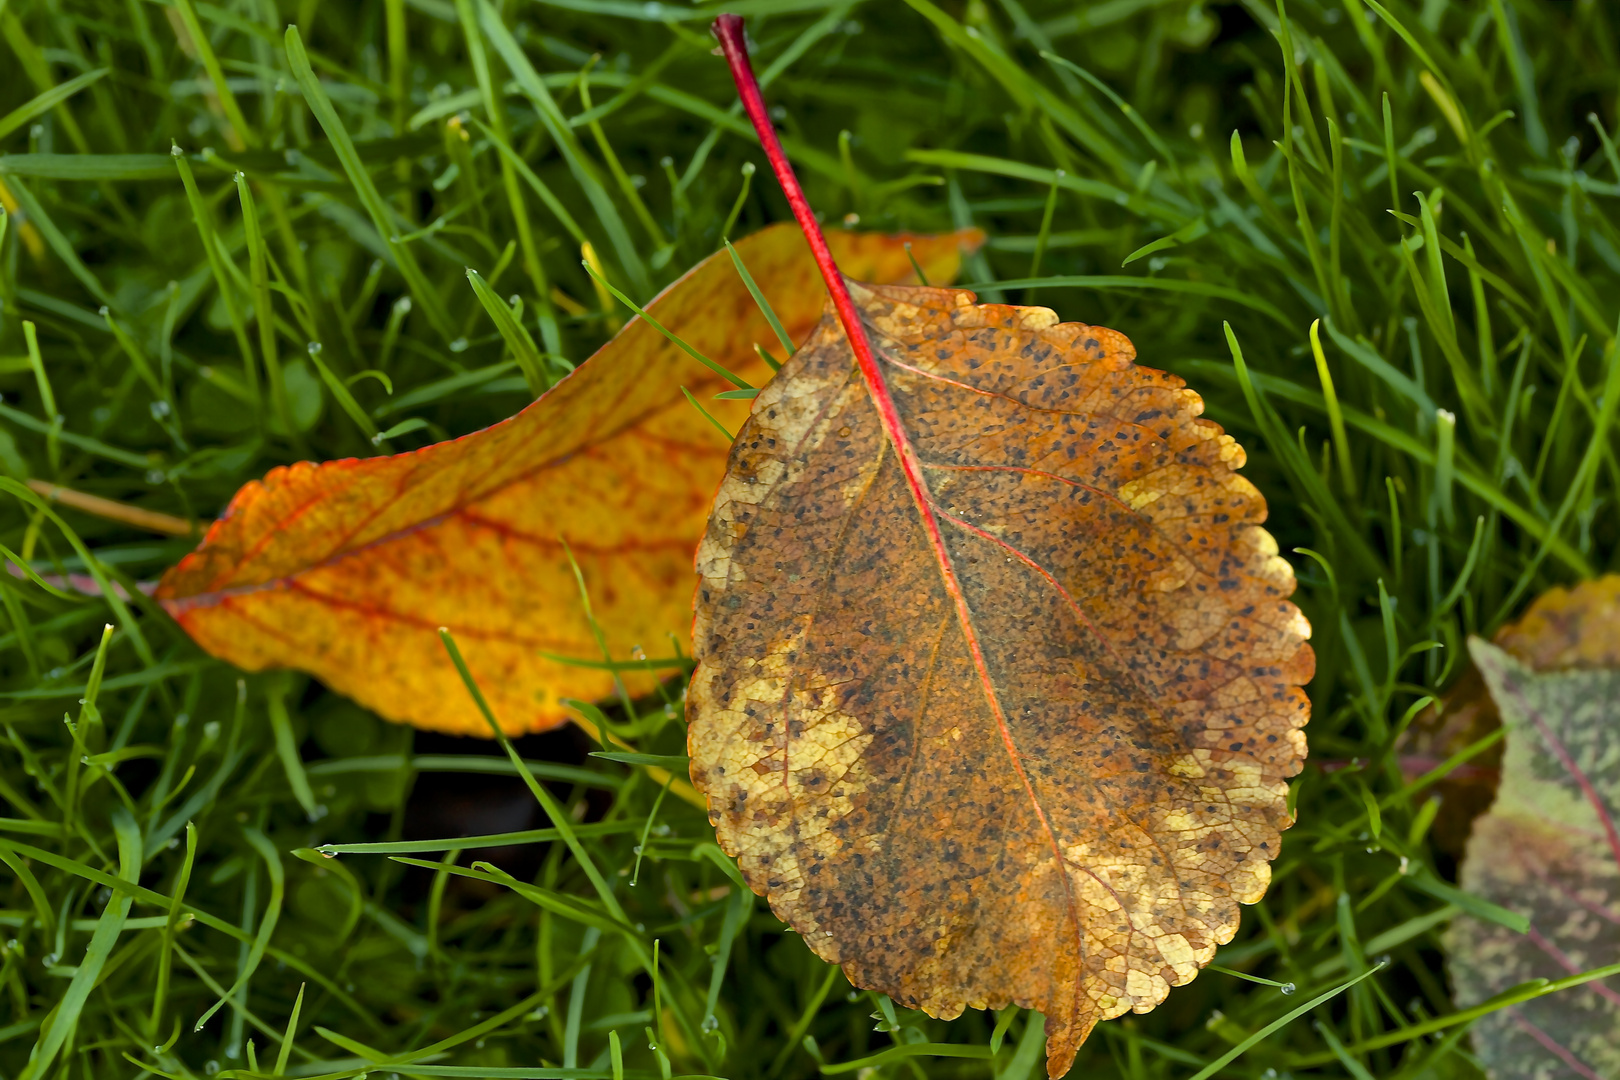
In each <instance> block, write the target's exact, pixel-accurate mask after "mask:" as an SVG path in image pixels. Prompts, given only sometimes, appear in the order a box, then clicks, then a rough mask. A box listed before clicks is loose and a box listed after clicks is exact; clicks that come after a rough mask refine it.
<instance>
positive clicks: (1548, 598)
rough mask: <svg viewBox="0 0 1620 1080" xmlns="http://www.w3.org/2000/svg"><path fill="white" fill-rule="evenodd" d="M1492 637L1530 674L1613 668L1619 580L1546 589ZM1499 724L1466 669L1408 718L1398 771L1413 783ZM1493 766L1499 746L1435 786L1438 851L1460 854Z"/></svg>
mask: <svg viewBox="0 0 1620 1080" xmlns="http://www.w3.org/2000/svg"><path fill="white" fill-rule="evenodd" d="M1493 640H1494V641H1495V643H1496V644H1497V645H1498V646H1499V647H1500V648H1502V649H1504V650H1506V651H1507V653H1508V654H1509V655H1511V656H1512V657H1514V658H1515V659H1517V660H1518V661H1520V662H1521V663H1523V664H1526V665H1528V666H1529V667H1530V668H1531V669H1533V670H1535V671H1558V670H1562V669H1566V668H1587V669H1590V668H1600V667H1620V575H1617V574H1609V575H1607V576H1605V577H1601V578H1597V579H1596V580H1593V581H1584V582H1581V583H1580V584H1578V585H1576V586H1574V587H1573V588H1569V589H1566V588H1564V587H1562V586H1555V587H1554V588H1552V589H1549V590H1547V591H1546V592H1545V593H1543V594H1541V595H1540V596H1539V597H1537V598H1536V600H1535V602H1534V603H1532V604H1531V605H1530V607H1529V608H1527V609H1526V610H1525V613H1524V614H1523V615H1522V616H1521V617H1520V618H1519V620H1518V621H1517V622H1512V623H1507V624H1506V625H1504V626H1503V627H1502V628H1501V629H1499V630H1498V631H1497V632H1496V634H1495V637H1494V639H1493ZM1501 726H1502V720H1501V717H1500V716H1499V715H1498V713H1497V709H1496V703H1495V702H1494V701H1493V700H1492V699H1491V695H1490V693H1489V692H1488V691H1487V690H1486V688H1485V682H1484V680H1483V679H1481V677H1480V674H1479V672H1478V671H1477V670H1476V669H1474V668H1472V667H1470V668H1469V669H1468V670H1467V671H1465V672H1464V673H1463V675H1462V677H1461V678H1459V679H1458V680H1457V683H1456V685H1455V686H1453V687H1452V688H1451V689H1450V690H1449V691H1448V692H1447V693H1446V696H1445V699H1444V700H1443V701H1441V702H1440V704H1439V705H1438V706H1431V707H1429V708H1427V709H1425V710H1424V711H1423V712H1422V713H1421V714H1419V715H1418V717H1417V718H1416V719H1415V720H1413V722H1412V726H1411V727H1410V728H1408V729H1407V732H1406V734H1405V735H1404V737H1403V739H1402V745H1401V748H1400V762H1401V768H1402V770H1403V771H1404V772H1405V774H1406V778H1407V779H1408V780H1413V779H1416V778H1417V777H1418V776H1420V775H1422V774H1423V773H1426V772H1428V771H1429V770H1430V769H1432V768H1434V767H1436V766H1438V765H1439V764H1440V763H1441V762H1443V761H1445V760H1447V759H1448V758H1450V757H1451V756H1452V755H1453V754H1456V753H1457V752H1459V751H1461V750H1463V749H1465V748H1466V747H1469V746H1472V745H1473V744H1474V743H1477V742H1478V741H1479V740H1480V739H1483V738H1485V737H1486V736H1488V735H1490V734H1491V733H1492V732H1493V731H1496V730H1497V729H1498V728H1500V727H1501ZM1501 763H1502V750H1501V747H1500V746H1499V745H1498V746H1493V747H1490V748H1489V749H1487V750H1485V751H1483V752H1482V753H1480V754H1478V755H1477V756H1475V757H1474V758H1472V759H1471V760H1469V761H1468V762H1467V763H1466V764H1465V765H1463V766H1461V767H1459V768H1458V769H1456V770H1454V771H1453V772H1452V773H1450V774H1449V775H1447V776H1446V778H1445V779H1443V780H1441V781H1440V782H1439V783H1438V784H1436V785H1435V787H1434V794H1435V795H1436V796H1438V797H1439V799H1440V809H1439V812H1438V813H1437V814H1436V815H1435V819H1434V825H1433V827H1432V828H1431V829H1430V833H1429V835H1430V839H1431V841H1432V842H1433V844H1434V845H1435V847H1437V848H1438V849H1439V850H1441V851H1445V852H1447V853H1449V854H1452V855H1457V856H1460V855H1461V854H1462V853H1463V849H1464V848H1465V847H1466V846H1467V844H1468V836H1469V833H1470V832H1471V831H1472V829H1473V826H1474V821H1475V819H1476V818H1478V817H1479V816H1480V815H1481V814H1483V813H1485V811H1486V810H1488V809H1490V805H1491V800H1493V799H1494V798H1495V797H1496V785H1497V783H1498V781H1499V779H1500V775H1501V773H1500V770H1501Z"/></svg>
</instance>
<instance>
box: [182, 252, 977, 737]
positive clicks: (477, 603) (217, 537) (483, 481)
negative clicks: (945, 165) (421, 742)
mask: <svg viewBox="0 0 1620 1080" xmlns="http://www.w3.org/2000/svg"><path fill="white" fill-rule="evenodd" d="M981 239H982V237H981V235H980V234H978V233H977V231H970V232H964V233H961V234H956V235H950V236H939V237H927V236H915V237H900V236H880V235H874V234H855V233H839V234H835V235H834V236H833V237H832V240H833V242H834V244H835V246H836V249H837V250H838V252H839V257H840V258H841V259H842V260H844V263H845V265H847V266H849V267H850V268H851V269H852V270H853V271H854V272H855V273H858V274H861V275H864V276H866V277H870V278H872V279H874V280H879V281H901V280H906V279H910V278H912V277H913V271H912V267H911V262H910V260H909V259H908V258H907V256H906V252H905V250H904V247H903V246H902V245H903V242H904V241H906V240H910V241H911V242H912V247H913V252H914V253H915V255H916V258H917V260H918V262H919V263H920V264H921V265H922V267H923V269H924V271H925V272H926V273H927V274H928V275H929V276H930V278H931V279H932V278H938V279H941V280H949V279H950V278H952V277H954V276H955V273H956V270H957V268H958V265H959V263H960V255H959V246H961V245H971V246H976V245H977V244H978V243H979V242H980V240H981ZM737 249H738V251H739V252H740V254H741V255H742V258H743V260H744V263H745V264H746V265H747V267H748V269H749V271H750V273H751V274H752V275H753V276H754V279H755V281H756V282H757V283H758V284H759V286H760V288H761V289H762V291H764V293H765V294H766V296H767V298H768V299H769V300H770V301H771V304H772V306H773V307H774V309H775V311H776V313H777V315H778V317H779V318H780V319H781V321H782V323H783V326H784V327H785V329H786V330H787V332H788V333H789V334H790V335H792V336H793V337H794V339H795V340H798V339H800V338H802V337H803V335H804V334H805V333H807V332H808V331H809V330H810V328H811V327H812V326H814V325H815V322H816V320H817V319H818V318H819V317H820V312H821V302H822V297H823V295H824V292H823V289H822V287H821V285H820V282H819V279H818V278H817V276H816V269H815V265H814V264H813V262H812V261H811V259H810V255H809V252H808V249H807V247H806V245H805V241H804V239H803V237H802V236H800V234H799V233H798V231H797V230H796V229H794V228H792V227H791V226H773V227H771V228H768V229H765V230H764V231H762V232H760V233H757V234H755V235H753V236H750V237H748V238H747V239H745V240H743V241H742V242H741V243H739V244H738V245H737ZM647 310H648V312H649V313H650V314H651V315H652V316H653V317H654V318H656V319H657V320H658V321H659V322H661V323H662V324H663V325H664V326H666V327H667V328H669V329H670V330H671V331H672V332H674V333H675V334H678V335H680V336H681V337H682V338H684V339H685V340H686V341H687V342H688V343H689V344H691V345H692V346H693V347H695V348H696V349H697V350H698V351H699V352H701V353H703V354H704V355H706V356H708V357H710V358H711V359H713V360H715V361H717V362H718V363H720V364H722V365H724V366H726V367H728V368H730V369H731V370H733V371H736V372H738V373H739V374H742V375H743V376H744V377H745V378H751V379H752V380H753V381H755V382H756V383H758V382H764V381H765V379H766V378H768V377H769V375H770V371H769V369H768V368H766V367H765V365H764V363H763V362H762V361H760V360H759V359H757V358H756V357H755V354H754V351H753V346H754V343H755V342H758V343H760V344H763V345H765V346H766V347H767V348H778V346H777V345H776V339H775V336H774V334H773V333H772V332H771V330H770V328H769V325H768V323H767V322H766V320H765V318H764V316H763V315H761V314H760V312H759V310H758V309H757V307H756V306H755V304H754V301H753V299H752V298H751V297H750V296H749V294H748V291H747V289H746V287H745V286H744V284H743V281H742V279H741V278H740V277H739V276H738V274H737V272H736V270H735V268H734V267H733V265H732V263H731V259H730V257H729V256H728V255H727V254H726V253H725V252H721V253H719V254H717V255H714V256H711V257H710V258H709V259H707V260H705V261H704V262H702V263H700V264H699V265H698V266H697V267H695V268H694V269H693V270H691V271H690V272H689V273H687V274H686V276H685V277H683V278H681V279H680V280H679V281H677V282H676V283H675V284H673V285H671V286H670V287H669V288H668V289H666V290H664V292H663V293H662V294H660V295H659V296H658V297H657V298H656V299H654V300H653V301H652V302H651V303H649V304H648V305H647ZM682 386H685V387H687V388H688V389H689V390H691V391H692V393H693V394H694V395H696V396H697V397H698V398H699V400H702V401H704V403H705V404H706V405H707V406H708V407H709V408H710V410H711V411H712V412H714V413H715V414H716V415H717V416H719V417H720V419H721V420H722V422H725V423H729V424H730V425H731V426H732V427H733V428H734V427H735V426H736V425H737V424H738V423H740V422H741V419H742V417H743V416H744V415H745V414H746V410H747V403H746V402H737V401H713V402H712V403H711V402H710V400H709V399H710V398H711V397H712V395H713V394H714V393H715V392H716V391H718V390H721V389H726V388H728V384H726V383H725V382H724V381H723V380H721V379H720V378H719V377H718V376H716V375H715V374H714V373H713V372H711V371H710V370H709V369H707V368H705V367H704V366H702V365H701V364H699V363H698V362H697V361H695V360H693V359H692V358H691V357H690V356H688V355H687V354H686V353H685V352H683V351H681V350H680V349H679V348H678V347H676V346H675V345H673V344H672V343H671V342H670V341H669V340H668V339H666V338H665V337H664V336H663V335H661V334H660V333H658V331H657V330H655V329H653V328H652V327H651V326H649V325H647V323H645V322H644V321H642V320H640V319H636V320H635V321H633V322H631V323H630V324H629V325H628V326H626V327H625V329H624V330H623V331H622V332H620V333H619V334H618V335H617V336H616V337H615V338H614V339H613V340H612V341H610V342H608V344H607V345H605V346H603V348H602V349H601V350H600V351H598V352H597V353H596V355H595V356H593V357H591V358H590V360H588V361H586V362H585V363H584V364H581V365H580V367H579V369H578V370H577V371H575V372H574V373H573V374H571V375H569V376H568V377H567V378H566V379H564V380H563V381H562V382H560V383H558V384H557V386H556V387H554V388H553V389H552V390H551V391H549V392H548V393H546V394H545V395H544V396H542V397H541V398H540V399H539V400H537V401H535V402H534V404H532V405H530V406H529V407H528V408H526V409H524V410H523V411H522V412H520V413H518V414H517V415H516V416H514V417H512V418H511V419H510V420H506V421H503V422H501V423H499V424H496V425H494V426H493V427H490V428H487V429H485V430H483V431H480V432H476V433H475V434H472V435H468V436H465V437H464V438H460V439H455V440H452V441H450V442H445V443H439V444H436V445H434V446H430V447H427V448H425V449H423V450H418V451H415V452H413V453H408V454H398V455H395V456H392V457H378V458H368V459H364V460H356V459H350V460H345V461H331V462H326V463H325V464H320V465H316V464H312V463H307V462H306V463H300V464H297V465H293V466H290V467H286V468H277V469H274V470H272V471H271V472H270V473H269V475H267V476H266V477H265V478H264V480H263V481H262V482H256V483H251V484H248V485H246V486H244V487H243V488H242V490H241V491H239V492H238V493H237V495H236V497H235V498H234V499H233V500H232V501H231V505H230V506H229V508H227V509H226V511H225V514H224V515H223V516H222V517H221V518H220V520H219V521H217V522H215V523H214V525H213V527H212V528H210V529H209V530H208V534H207V535H206V537H205V538H204V539H203V542H202V544H201V546H199V547H198V549H197V550H196V551H195V552H193V553H192V554H190V555H188V556H186V558H185V559H183V560H181V562H180V563H179V564H177V565H176V566H175V567H174V568H172V569H171V570H170V571H169V572H168V573H167V574H166V575H164V578H163V580H162V582H161V583H160V585H159V588H158V592H157V598H158V599H159V600H160V601H162V603H163V606H164V607H165V608H166V609H167V610H168V611H169V613H170V614H171V615H173V616H174V617H175V618H176V619H177V620H179V622H180V623H181V625H183V626H184V627H185V628H186V630H187V631H188V632H189V633H190V634H191V636H192V637H193V638H195V639H196V640H197V642H198V643H199V644H201V645H202V647H203V648H205V649H207V650H208V651H209V652H211V653H213V654H214V655H216V656H219V657H222V658H224V659H226V660H229V661H230V662H232V663H234V664H236V665H237V666H239V667H242V668H246V669H248V670H253V671H257V670H261V669H264V668H269V667H292V668H299V669H302V670H304V671H308V672H309V673H311V674H313V675H315V676H317V677H318V678H320V679H321V680H322V681H323V682H325V683H326V684H327V685H328V686H330V687H331V688H332V689H334V690H337V691H339V692H341V693H344V694H347V695H348V696H350V697H352V698H354V699H355V700H356V701H358V702H360V703H361V704H363V705H366V706H367V707H369V708H371V709H374V710H376V711H377V712H378V713H380V714H381V715H383V716H385V717H388V718H389V719H392V720H404V721H407V722H409V723H412V724H415V725H417V726H418V727H424V728H432V729H435V730H439V731H446V732H452V733H456V734H463V735H480V736H487V735H488V734H489V729H488V727H487V726H486V725H485V723H484V721H483V719H482V717H481V716H480V714H479V713H478V712H477V710H476V709H475V708H474V706H473V705H472V703H471V702H470V701H469V700H468V697H467V693H466V690H465V688H464V687H463V686H462V684H461V681H460V679H459V678H458V677H457V675H456V671H455V669H454V668H453V667H452V666H451V664H450V661H449V659H448V658H447V657H446V655H445V653H444V650H443V647H442V646H441V644H440V642H439V639H438V637H437V635H436V633H435V631H436V629H437V628H438V627H440V626H448V627H449V628H450V629H451V630H453V631H454V633H455V635H456V638H457V640H458V641H459V642H460V644H461V647H462V651H463V652H464V654H465V655H466V658H467V662H468V664H469V665H470V667H471V669H472V671H473V674H474V675H475V676H476V677H477V678H478V680H479V682H480V684H481V685H482V687H483V689H484V692H485V694H486V696H487V697H488V698H489V702H490V705H491V706H492V707H493V709H494V711H495V714H496V715H497V716H498V717H499V718H500V720H501V723H502V725H503V727H505V729H506V730H507V731H509V732H511V733H514V734H516V733H520V732H526V731H541V730H545V729H547V728H550V727H555V726H556V725H558V724H560V723H562V722H564V721H565V720H566V719H567V718H568V715H567V712H566V710H565V708H564V707H563V705H562V704H561V703H560V701H559V699H561V698H581V699H587V700H588V699H595V698H602V697H606V696H607V695H608V694H610V693H611V692H612V688H613V681H612V679H613V676H612V674H611V673H610V672H607V671H602V670H593V669H589V668H581V667H574V666H570V665H565V664H561V663H557V662H554V661H551V660H547V659H545V658H543V657H541V656H540V655H539V653H540V652H541V651H546V652H551V653H554V654H560V655H565V656H571V657H579V658H583V659H588V660H596V659H600V657H601V654H600V652H599V651H598V649H597V645H596V642H595V639H594V637H593V636H592V634H591V631H590V627H589V625H588V623H587V621H586V618H585V615H584V610H583V606H582V604H581V600H580V595H579V588H578V585H577V584H576V582H575V580H574V575H573V570H572V568H571V567H570V565H569V561H568V555H567V550H566V549H565V547H564V542H565V541H566V543H567V546H568V548H571V549H572V551H573V554H574V556H575V558H576V559H577V560H578V562H579V566H580V569H581V571H582V572H583V574H584V578H585V584H586V588H587V589H588V591H589V595H590V599H591V603H592V605H593V606H594V609H595V612H596V616H597V621H598V623H599V624H600V626H601V628H602V631H603V632H604V634H605V635H606V638H607V643H608V646H609V648H610V649H611V650H612V651H613V653H614V655H615V656H616V657H618V658H621V659H622V658H624V657H625V656H627V655H628V653H629V651H630V650H631V649H632V648H633V647H634V646H636V645H641V646H643V647H644V648H645V649H646V651H647V652H648V653H649V654H654V655H656V654H660V653H662V654H667V653H669V652H670V651H672V649H673V648H674V647H676V645H678V646H679V647H681V648H682V649H684V648H685V647H686V641H687V634H688V631H689V629H690V626H691V597H692V578H691V574H692V551H693V549H694V548H695V546H696V544H697V541H698V538H699V537H700V536H701V535H702V532H703V521H704V516H705V513H706V511H707V508H708V505H709V500H710V496H711V495H712V494H713V492H714V489H715V486H716V485H717V484H718V483H719V481H720V477H721V475H722V473H723V472H724V467H725V465H724V462H725V453H726V445H725V443H724V442H723V441H722V440H721V439H720V438H719V436H718V435H717V433H716V432H715V430H714V429H713V428H712V427H711V426H710V425H709V424H708V422H707V421H706V420H704V419H703V417H702V416H701V415H700V414H699V413H698V412H697V411H696V410H695V409H693V408H692V407H691V405H689V404H688V403H687V402H686V400H685V399H684V398H683V396H682V394H681V389H680V388H681V387H682ZM622 674H623V678H624V680H625V682H626V683H627V684H628V686H629V688H630V690H631V691H632V692H634V693H640V692H645V691H647V690H650V689H651V688H652V686H653V683H654V680H655V679H656V678H657V676H656V675H652V674H647V673H644V672H636V671H627V672H623V673H622Z"/></svg>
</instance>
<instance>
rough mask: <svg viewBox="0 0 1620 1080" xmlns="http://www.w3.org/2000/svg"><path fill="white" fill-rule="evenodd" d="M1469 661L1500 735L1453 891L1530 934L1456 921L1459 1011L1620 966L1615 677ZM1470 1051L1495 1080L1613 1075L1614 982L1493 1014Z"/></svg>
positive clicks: (1488, 656)
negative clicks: (1512, 916)
mask: <svg viewBox="0 0 1620 1080" xmlns="http://www.w3.org/2000/svg"><path fill="white" fill-rule="evenodd" d="M1564 610H1567V608H1564ZM1608 647H1610V648H1612V647H1613V642H1612V641H1611V642H1609V643H1608ZM1470 649H1471V651H1472V653H1473V657H1474V663H1475V664H1476V665H1477V667H1478V668H1479V671H1480V674H1481V675H1482V677H1483V678H1484V681H1485V684H1486V686H1487V687H1488V688H1489V691H1490V694H1491V697H1492V699H1493V700H1494V701H1495V703H1496V707H1497V709H1498V711H1499V712H1500V714H1501V717H1502V722H1503V723H1504V724H1505V725H1506V726H1507V734H1506V736H1505V740H1504V741H1505V744H1506V749H1505V751H1504V753H1503V757H1502V780H1501V784H1500V785H1499V787H1498V788H1497V793H1496V801H1495V803H1494V804H1493V805H1492V807H1491V810H1490V812H1489V813H1488V814H1486V815H1485V816H1484V817H1481V818H1480V819H1479V820H1478V821H1476V822H1475V823H1474V832H1473V836H1472V837H1471V838H1470V840H1469V842H1468V851H1467V856H1466V859H1465V861H1464V863H1463V867H1462V873H1461V884H1462V886H1463V888H1465V889H1467V890H1468V891H1470V892H1472V893H1475V894H1477V895H1479V896H1482V897H1484V898H1486V899H1487V900H1491V901H1493V902H1495V903H1497V904H1500V905H1502V906H1503V907H1508V908H1512V909H1515V910H1518V911H1522V912H1525V913H1527V914H1529V915H1530V917H1531V928H1530V932H1529V933H1528V934H1515V933H1513V932H1512V931H1510V930H1507V929H1505V928H1503V927H1501V926H1497V925H1495V924H1492V923H1486V922H1482V921H1480V920H1477V919H1472V918H1468V917H1461V918H1459V919H1458V920H1457V922H1456V923H1455V924H1454V925H1453V926H1452V928H1451V931H1450V934H1449V937H1448V942H1447V944H1448V947H1449V950H1450V956H1451V974H1452V979H1453V982H1454V984H1455V991H1456V998H1457V1004H1458V1006H1459V1007H1461V1008H1467V1007H1468V1006H1471V1005H1476V1004H1478V1003H1480V1002H1481V1001H1484V1000H1486V999H1487V998H1490V997H1492V996H1494V995H1496V994H1499V993H1501V992H1502V991H1504V990H1506V989H1508V988H1509V987H1512V986H1514V985H1516V984H1518V983H1521V982H1524V981H1525V980H1527V979H1534V978H1546V979H1560V978H1564V977H1565V976H1568V975H1572V974H1576V973H1579V972H1582V971H1586V970H1588V969H1590V968H1594V967H1599V966H1601V965H1604V964H1611V963H1613V962H1614V961H1615V958H1616V956H1617V955H1620V833H1617V831H1616V827H1615V821H1616V815H1617V814H1620V670H1615V669H1613V668H1585V669H1575V670H1568V671H1558V672H1551V673H1544V674H1543V673H1537V672H1536V671H1535V670H1534V668H1533V667H1531V666H1530V665H1528V664H1525V663H1522V662H1521V661H1519V660H1518V659H1515V658H1514V656H1512V655H1511V654H1510V653H1508V652H1506V651H1505V650H1503V649H1501V648H1498V647H1496V646H1493V645H1489V644H1487V643H1485V642H1483V641H1480V640H1478V639H1474V640H1473V641H1471V642H1470ZM1566 654H1567V655H1568V656H1574V655H1578V650H1577V652H1576V653H1568V652H1567V650H1566ZM1473 1039H1474V1047H1475V1050H1476V1052H1477V1053H1478V1054H1479V1057H1480V1059H1481V1061H1483V1062H1484V1063H1485V1065H1486V1068H1487V1071H1488V1072H1489V1073H1490V1075H1491V1076H1492V1077H1493V1078H1494V1080H1566V1078H1568V1080H1573V1078H1575V1077H1582V1078H1585V1080H1597V1078H1605V1080H1607V1078H1612V1077H1615V1076H1620V979H1614V978H1611V979H1606V980H1602V981H1598V982H1591V983H1588V984H1586V985H1584V986H1580V987H1576V988H1574V989H1571V990H1565V991H1563V992H1561V993H1559V994H1555V995H1552V996H1549V997H1545V998H1538V999H1536V1000H1534V1001H1530V1002H1525V1003H1523V1004H1520V1005H1516V1006H1512V1007H1510V1008H1507V1009H1502V1010H1499V1011H1497V1012H1494V1013H1491V1014H1489V1015H1487V1016H1485V1017H1484V1018H1482V1019H1481V1020H1479V1021H1478V1022H1477V1023H1476V1024H1475V1026H1474V1029H1473Z"/></svg>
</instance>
